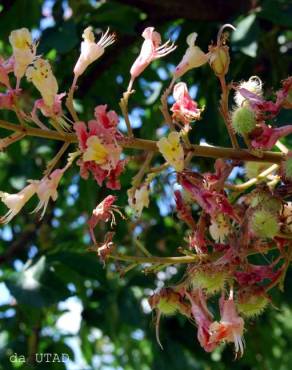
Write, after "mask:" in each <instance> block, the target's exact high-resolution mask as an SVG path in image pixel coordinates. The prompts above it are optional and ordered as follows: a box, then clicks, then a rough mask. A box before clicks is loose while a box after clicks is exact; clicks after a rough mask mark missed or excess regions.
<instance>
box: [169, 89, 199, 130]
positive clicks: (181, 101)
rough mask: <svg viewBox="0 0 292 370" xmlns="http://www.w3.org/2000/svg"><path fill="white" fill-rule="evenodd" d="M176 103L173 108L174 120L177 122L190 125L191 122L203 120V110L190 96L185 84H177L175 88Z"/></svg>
mask: <svg viewBox="0 0 292 370" xmlns="http://www.w3.org/2000/svg"><path fill="white" fill-rule="evenodd" d="M173 97H174V100H175V103H174V104H173V106H172V107H171V111H172V112H173V114H172V118H173V120H174V121H176V122H181V123H183V124H185V125H189V123H190V122H192V121H196V120H198V119H200V118H201V110H200V109H199V108H198V105H197V103H196V102H195V101H194V100H192V98H191V97H190V95H189V92H188V88H187V85H186V84H185V83H184V82H179V83H177V84H176V85H175V86H174V88H173Z"/></svg>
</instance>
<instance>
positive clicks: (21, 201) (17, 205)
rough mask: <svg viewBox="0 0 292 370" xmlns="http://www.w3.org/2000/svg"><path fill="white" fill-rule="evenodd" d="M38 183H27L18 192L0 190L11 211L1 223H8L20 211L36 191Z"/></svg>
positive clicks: (2, 218)
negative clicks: (11, 192) (10, 192)
mask: <svg viewBox="0 0 292 370" xmlns="http://www.w3.org/2000/svg"><path fill="white" fill-rule="evenodd" d="M36 189H37V186H36V184H30V185H27V186H26V187H25V188H23V189H22V190H21V191H20V192H18V193H16V194H9V193H4V192H0V198H1V200H2V202H3V203H4V204H5V205H6V206H7V207H8V208H9V211H8V212H7V213H6V214H5V215H4V216H3V217H1V219H0V222H1V223H4V224H7V223H8V222H10V221H11V220H12V219H13V217H14V216H16V215H17V214H18V212H20V210H21V209H22V208H23V206H24V205H25V203H26V202H28V201H29V199H30V198H31V197H32V196H33V195H34V194H35V193H36Z"/></svg>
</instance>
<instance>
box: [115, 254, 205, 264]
mask: <svg viewBox="0 0 292 370" xmlns="http://www.w3.org/2000/svg"><path fill="white" fill-rule="evenodd" d="M108 257H109V258H111V259H114V260H118V261H124V262H132V263H135V264H141V263H155V264H159V265H175V264H182V263H196V262H201V261H203V260H204V259H208V258H209V256H208V255H200V256H199V255H197V256H196V255H194V256H183V257H157V256H151V257H140V256H127V255H123V254H114V255H113V254H111V255H109V256H108Z"/></svg>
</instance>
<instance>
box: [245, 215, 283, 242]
mask: <svg viewBox="0 0 292 370" xmlns="http://www.w3.org/2000/svg"><path fill="white" fill-rule="evenodd" d="M251 228H252V231H253V232H254V233H255V235H256V236H258V237H261V238H273V237H274V236H276V234H277V233H278V231H279V223H278V218H277V216H276V215H275V214H274V213H272V212H270V211H267V210H266V209H260V210H257V211H255V212H254V214H253V215H252V218H251Z"/></svg>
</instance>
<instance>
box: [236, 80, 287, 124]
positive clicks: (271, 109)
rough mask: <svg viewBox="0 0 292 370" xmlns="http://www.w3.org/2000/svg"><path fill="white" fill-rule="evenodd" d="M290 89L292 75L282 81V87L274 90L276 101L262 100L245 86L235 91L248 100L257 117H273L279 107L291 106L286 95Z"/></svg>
mask: <svg viewBox="0 0 292 370" xmlns="http://www.w3.org/2000/svg"><path fill="white" fill-rule="evenodd" d="M291 89H292V77H288V78H287V79H285V80H284V81H282V88H281V89H280V90H278V91H277V92H276V101H275V102H273V101H270V100H264V99H263V98H262V97H261V96H260V95H258V94H255V93H254V92H251V91H249V90H247V89H245V88H239V89H238V90H237V91H238V92H239V93H240V95H242V96H243V97H244V98H245V99H247V101H248V102H249V104H250V106H251V107H252V109H254V110H255V111H256V113H257V118H258V119H264V118H274V117H275V116H276V115H277V114H278V113H279V111H280V109H281V108H288V109H289V108H291V103H289V99H288V100H287V98H288V95H289V93H290V92H291Z"/></svg>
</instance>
